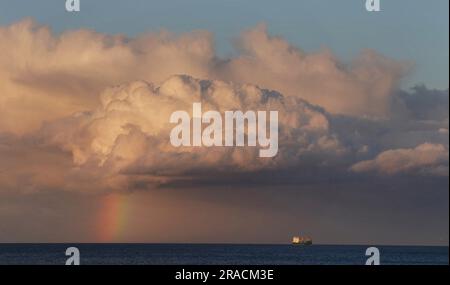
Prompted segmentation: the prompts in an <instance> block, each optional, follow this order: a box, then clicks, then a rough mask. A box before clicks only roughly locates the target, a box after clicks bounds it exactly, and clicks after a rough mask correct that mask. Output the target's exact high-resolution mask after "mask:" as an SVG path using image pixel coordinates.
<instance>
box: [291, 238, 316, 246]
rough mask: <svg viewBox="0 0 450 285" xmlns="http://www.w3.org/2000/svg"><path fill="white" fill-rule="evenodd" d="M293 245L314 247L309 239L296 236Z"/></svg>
mask: <svg viewBox="0 0 450 285" xmlns="http://www.w3.org/2000/svg"><path fill="white" fill-rule="evenodd" d="M292 244H293V245H312V239H311V238H309V237H302V236H295V237H293V238H292Z"/></svg>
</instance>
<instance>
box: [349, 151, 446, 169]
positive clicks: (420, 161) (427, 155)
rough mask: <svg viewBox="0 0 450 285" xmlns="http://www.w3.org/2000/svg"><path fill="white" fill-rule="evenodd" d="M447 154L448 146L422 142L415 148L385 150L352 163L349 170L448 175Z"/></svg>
mask: <svg viewBox="0 0 450 285" xmlns="http://www.w3.org/2000/svg"><path fill="white" fill-rule="evenodd" d="M448 156H449V153H448V147H445V146H443V145H440V144H430V143H424V144H421V145H419V146H417V147H416V148H409V149H393V150H386V151H384V152H382V153H380V154H379V155H378V156H377V157H376V158H375V159H373V160H366V161H361V162H358V163H356V164H354V165H353V166H352V167H351V170H352V171H354V172H368V171H376V172H378V173H381V174H389V175H393V174H397V173H411V172H412V173H418V174H430V175H439V176H448V173H449V169H448Z"/></svg>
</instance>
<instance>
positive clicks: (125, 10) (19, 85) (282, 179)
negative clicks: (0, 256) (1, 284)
mask: <svg viewBox="0 0 450 285" xmlns="http://www.w3.org/2000/svg"><path fill="white" fill-rule="evenodd" d="M381 7H382V11H381V12H377V13H369V12H367V11H366V10H365V8H364V1H277V2H274V1H246V2H245V4H243V1H220V2H219V1H200V0H198V1H143V0H134V1H127V2H125V1H116V0H114V1H101V0H95V1H94V0H89V1H86V0H84V1H83V0H81V12H79V13H68V12H66V11H65V10H64V1H56V0H43V1H25V0H17V1H4V0H0V50H1V51H2V52H1V53H0V242H160V243H161V242H162V243H164V242H168V243H170V242H181V243H189V242H195V243H289V242H290V240H291V237H292V236H293V235H299V234H304V235H309V236H311V237H312V238H313V240H314V242H315V243H323V244H401V245H448V240H449V227H448V225H449V216H448V212H449V204H448V201H449V197H448V194H449V193H448V187H449V185H448V181H449V180H448V174H449V168H448V157H449V152H448V151H449V139H448V128H449V126H448V125H449V119H448V114H449V113H448V106H449V100H448V78H449V74H448V70H449V66H448V62H449V55H448V51H449V44H448V32H449V31H448V1H439V0H435V1H400V0H396V1H393V0H391V1H382V3H381ZM194 102H201V103H202V107H203V110H204V111H208V110H217V111H219V112H220V113H223V112H225V111H227V110H266V111H269V110H270V111H271V110H276V111H278V113H279V121H278V124H279V142H278V144H279V149H278V153H277V155H276V156H275V157H273V158H261V157H260V156H259V155H258V150H259V148H254V147H197V148H196V147H179V148H177V147H174V146H173V145H171V144H170V140H169V136H170V132H171V129H172V128H173V127H174V126H173V124H171V123H170V122H169V118H170V115H171V114H172V112H174V111H177V110H186V111H187V112H191V110H192V103H194Z"/></svg>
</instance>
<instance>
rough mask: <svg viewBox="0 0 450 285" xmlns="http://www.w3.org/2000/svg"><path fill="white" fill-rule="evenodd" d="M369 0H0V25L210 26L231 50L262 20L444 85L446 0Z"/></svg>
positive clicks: (412, 79)
mask: <svg viewBox="0 0 450 285" xmlns="http://www.w3.org/2000/svg"><path fill="white" fill-rule="evenodd" d="M364 2H365V1H363V0H345V1H326V0H320V1H314V0H306V1H295V0H294V1H292V0H285V1H282V2H281V3H280V4H278V3H274V2H273V1H268V0H262V1H258V2H257V4H256V2H255V1H248V3H246V4H242V1H239V0H227V1H208V0H192V1H183V0H173V1H161V0H156V1H155V0H152V1H147V0H132V1H127V2H124V1H120V0H107V1H106V0H93V1H92V0H89V1H84V2H83V3H82V4H81V5H82V6H83V8H82V12H81V13H79V14H69V13H67V12H66V11H65V10H64V9H63V8H64V1H61V0H41V1H29V0H17V1H0V24H10V23H12V22H14V21H17V20H20V19H22V18H23V17H25V16H29V17H33V18H34V19H36V20H37V21H39V22H41V23H43V24H46V25H50V26H51V28H52V29H53V30H54V31H55V32H61V31H64V30H67V29H74V28H89V29H94V30H96V31H100V32H104V33H123V34H126V35H136V34H139V33H144V32H148V31H157V30H160V29H168V30H170V31H174V32H178V33H181V32H188V31H192V30H203V29H207V30H209V31H211V32H213V33H214V37H215V39H216V44H217V49H218V51H219V54H221V55H222V54H223V55H227V54H229V53H232V52H233V45H232V42H233V39H234V38H235V37H236V36H237V35H238V34H239V32H240V31H242V30H243V29H246V28H249V27H252V26H255V25H257V24H258V23H261V22H263V23H266V24H267V26H268V29H269V31H270V32H271V33H273V34H276V35H281V36H283V37H284V38H286V39H287V40H288V41H289V42H291V43H293V44H295V45H296V46H300V47H301V48H303V49H305V50H307V51H312V50H316V49H319V48H321V47H324V46H326V47H328V48H330V49H332V50H333V52H335V53H336V54H337V55H339V56H340V57H342V58H344V59H350V58H351V57H352V56H354V55H355V54H357V53H358V52H359V51H360V50H361V49H364V48H373V49H375V50H377V51H379V52H381V53H382V54H384V55H386V56H390V57H393V58H396V59H402V60H409V61H413V62H414V64H415V65H416V68H415V69H414V70H413V71H412V72H411V75H409V76H408V77H407V78H406V79H405V82H403V84H405V86H408V87H409V86H414V85H415V84H419V83H424V84H426V85H427V86H429V87H430V88H439V89H445V88H447V87H448V78H449V77H448V70H449V65H448V62H449V55H448V54H449V52H448V51H449V38H448V37H449V36H448V35H449V30H448V21H447V19H448V5H449V4H448V1H446V0H433V1H422V0H411V1H403V0H390V1H383V2H382V12H381V13H376V14H369V13H367V11H366V10H365V7H364ZM61 3H62V4H61ZM431 43H432V44H431Z"/></svg>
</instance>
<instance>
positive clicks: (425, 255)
mask: <svg viewBox="0 0 450 285" xmlns="http://www.w3.org/2000/svg"><path fill="white" fill-rule="evenodd" d="M69 246H75V247H77V248H78V249H79V250H80V256H81V258H80V260H81V264H85V265H87V264H131V265H132V264H157V265H170V264H174V265H196V264H213V265H246V264H249V265H264V264H269V265H284V264H286V265H295V264H314V265H315V264H330V265H335V264H356V265H363V264H364V263H365V260H366V258H367V257H366V256H365V251H366V249H367V247H368V246H359V245H355V246H352V245H344V246H341V245H339V246H336V245H312V246H303V247H302V246H292V245H220V244H208V245H206V244H205V245H202V244H0V264H14V265H17V264H60V265H63V264H64V263H65V260H66V258H67V257H66V256H65V251H66V248H67V247H69ZM378 249H379V250H380V256H381V258H380V259H381V264H385V265H388V264H415V265H428V264H444V265H448V264H449V259H448V253H449V251H448V247H428V246H379V247H378Z"/></svg>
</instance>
